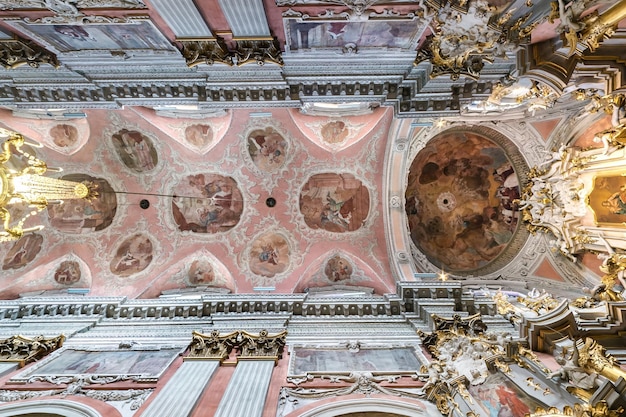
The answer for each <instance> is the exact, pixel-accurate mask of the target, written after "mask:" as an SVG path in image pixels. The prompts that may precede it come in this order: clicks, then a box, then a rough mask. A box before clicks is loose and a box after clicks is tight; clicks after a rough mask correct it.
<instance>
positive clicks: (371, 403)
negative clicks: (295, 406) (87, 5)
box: [287, 398, 429, 417]
mask: <svg viewBox="0 0 626 417" xmlns="http://www.w3.org/2000/svg"><path fill="white" fill-rule="evenodd" d="M381 411H384V412H385V413H388V414H390V415H394V416H396V415H397V416H402V417H425V416H427V415H428V414H429V413H428V412H425V410H424V408H423V405H422V406H421V407H420V405H418V404H414V403H408V402H403V401H397V400H389V399H385V398H359V399H354V400H343V401H337V402H324V404H321V405H319V406H317V407H313V408H310V409H308V410H306V411H304V412H302V413H299V412H298V411H297V410H296V411H294V412H293V413H290V414H288V415H287V417H337V416H342V415H346V414H348V415H350V414H352V413H367V412H381Z"/></svg>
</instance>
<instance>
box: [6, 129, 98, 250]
mask: <svg viewBox="0 0 626 417" xmlns="http://www.w3.org/2000/svg"><path fill="white" fill-rule="evenodd" d="M0 138H5V141H4V143H3V145H2V153H0V220H1V221H2V223H3V226H4V230H0V242H5V241H9V240H16V239H19V238H20V237H22V235H23V234H24V233H28V232H35V231H37V230H41V229H43V226H34V227H29V228H26V229H25V228H24V227H23V226H24V222H25V221H26V219H28V218H29V217H30V216H32V215H35V214H37V213H38V212H40V211H42V210H43V209H45V208H46V207H48V205H49V204H61V203H63V200H69V199H77V198H83V199H87V200H90V199H92V198H94V197H96V196H97V195H98V193H97V192H96V186H95V185H94V184H92V183H89V182H84V183H78V182H74V181H67V180H61V179H57V178H50V177H45V176H43V174H45V173H46V171H54V172H60V171H61V169H60V168H49V167H48V166H47V165H46V163H45V162H44V161H42V160H40V159H39V158H37V157H36V156H35V155H32V154H31V153H29V152H28V151H27V150H25V149H22V146H24V145H29V146H35V147H41V145H39V144H36V143H27V142H26V141H25V140H24V137H23V136H22V135H21V134H20V133H17V132H13V131H10V130H7V129H3V128H0ZM27 207H28V209H27ZM31 209H32V210H31Z"/></svg>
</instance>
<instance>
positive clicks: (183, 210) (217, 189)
mask: <svg viewBox="0 0 626 417" xmlns="http://www.w3.org/2000/svg"><path fill="white" fill-rule="evenodd" d="M173 194H176V195H182V196H184V197H174V198H173V199H172V214H173V216H174V221H176V224H177V225H178V228H179V229H180V230H182V231H185V230H190V231H192V232H196V233H217V232H225V231H227V230H230V229H232V228H233V227H235V226H236V225H237V223H239V219H240V218H241V213H242V212H243V195H242V194H241V191H239V187H238V186H237V182H236V181H235V180H234V179H232V178H231V177H225V176H223V175H219V174H197V175H189V176H187V177H185V178H184V179H183V181H181V182H180V183H179V184H178V185H177V186H176V187H175V188H174V191H173Z"/></svg>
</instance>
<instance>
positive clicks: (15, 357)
mask: <svg viewBox="0 0 626 417" xmlns="http://www.w3.org/2000/svg"><path fill="white" fill-rule="evenodd" d="M64 341H65V336H63V335H60V336H56V337H51V338H45V337H43V336H37V337H34V338H32V339H31V338H28V337H24V336H21V335H17V336H11V337H10V338H8V339H4V340H0V362H17V363H18V364H19V366H20V367H22V366H24V365H26V364H29V363H31V362H35V361H37V360H39V359H41V358H43V357H44V356H46V355H47V354H49V353H51V352H53V351H55V350H57V349H58V348H60V347H61V346H63V342H64Z"/></svg>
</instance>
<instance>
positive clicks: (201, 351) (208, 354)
mask: <svg viewBox="0 0 626 417" xmlns="http://www.w3.org/2000/svg"><path fill="white" fill-rule="evenodd" d="M286 336H287V331H286V330H284V331H282V332H280V333H275V334H270V333H269V332H268V331H267V330H261V331H260V332H259V333H258V334H252V333H248V332H246V331H244V330H238V331H234V332H231V333H227V334H224V335H222V334H220V332H219V330H213V331H212V332H211V334H209V335H205V334H202V333H198V332H193V339H192V341H191V345H190V347H189V348H190V352H189V355H187V357H185V359H186V360H198V359H204V360H219V361H220V362H223V361H224V360H225V359H227V358H228V357H229V355H230V353H231V352H232V350H233V349H236V350H238V354H237V358H238V359H271V360H274V361H278V359H280V358H282V355H283V349H284V347H285V337H286Z"/></svg>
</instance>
